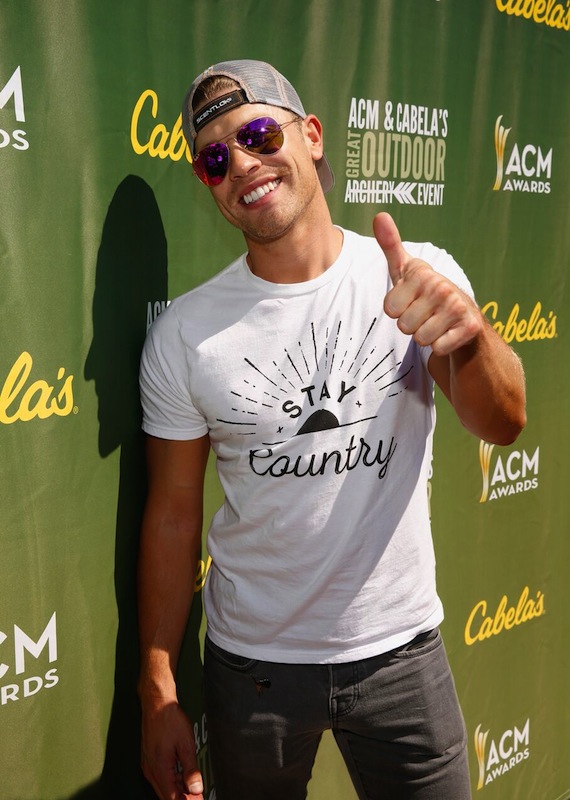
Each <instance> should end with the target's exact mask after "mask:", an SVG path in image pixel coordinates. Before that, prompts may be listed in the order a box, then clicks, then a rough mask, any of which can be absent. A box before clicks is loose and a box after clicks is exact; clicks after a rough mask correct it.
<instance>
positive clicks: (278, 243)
mask: <svg viewBox="0 0 570 800" xmlns="http://www.w3.org/2000/svg"><path fill="white" fill-rule="evenodd" d="M245 239H246V243H247V246H248V254H247V263H248V266H249V268H250V269H251V271H252V272H253V274H254V275H257V276H258V277H259V278H263V280H266V281H270V282H271V283H303V282H304V281H310V280H313V278H318V276H319V275H322V273H323V272H325V271H326V270H327V269H328V268H329V267H330V266H331V265H332V264H334V262H335V261H336V259H337V258H338V255H339V253H340V251H341V249H342V241H343V236H342V232H341V231H340V230H339V229H338V228H335V226H334V225H333V223H332V220H331V217H330V213H329V211H328V207H326V209H325V210H324V212H322V213H321V214H320V216H319V219H313V215H307V218H304V219H303V220H299V221H297V223H296V224H295V225H294V226H293V227H292V228H291V229H290V230H288V231H286V232H285V233H284V234H283V235H282V236H280V237H279V238H278V239H275V240H274V241H271V242H260V241H256V240H254V239H251V238H250V237H249V236H246V237H245Z"/></svg>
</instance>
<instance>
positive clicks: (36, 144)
mask: <svg viewBox="0 0 570 800" xmlns="http://www.w3.org/2000/svg"><path fill="white" fill-rule="evenodd" d="M231 58H260V59H263V60H268V61H271V62H272V63H274V64H275V65H276V66H277V67H278V68H279V69H280V70H281V71H282V72H284V73H285V74H286V75H287V76H288V78H289V79H290V80H291V81H292V82H293V84H294V85H296V87H297V88H298V90H299V93H300V94H301V97H302V98H303V100H304V103H305V107H306V108H307V109H308V110H310V111H314V112H315V113H317V114H318V115H319V117H320V118H321V119H322V121H323V123H324V126H325V134H326V149H327V154H328V157H329V160H330V161H331V163H332V166H333V169H334V171H335V174H336V186H335V188H334V190H333V191H332V192H331V193H330V196H329V200H330V205H331V209H332V212H333V216H334V219H335V221H336V222H338V223H339V224H341V225H343V226H345V227H350V228H353V229H355V230H357V231H359V232H362V233H370V232H371V222H372V217H373V215H374V214H375V213H376V212H377V211H378V210H380V209H387V210H389V211H391V213H392V214H393V215H394V217H395V219H396V221H397V223H398V225H399V227H400V229H401V232H402V235H403V237H404V238H406V239H411V240H418V241H423V240H430V241H433V242H435V243H436V244H438V245H440V246H443V247H445V248H446V249H447V250H449V251H450V252H451V253H452V254H453V255H454V256H455V258H456V259H457V260H458V261H459V263H461V265H462V266H463V267H464V269H465V270H466V272H467V273H468V275H469V276H470V278H471V280H472V283H473V286H474V289H475V292H476V295H477V298H478V302H479V303H480V305H481V306H482V307H483V308H484V309H485V313H486V315H487V316H488V318H489V320H490V321H491V322H492V323H493V324H494V325H495V327H496V328H497V330H498V331H499V332H500V333H501V334H502V335H503V336H504V338H505V339H507V341H509V342H511V343H512V345H513V347H514V348H515V349H516V351H517V352H518V353H519V354H520V355H521V357H522V359H523V362H524V365H525V369H526V374H527V384H528V425H527V428H526V429H525V431H524V432H523V434H522V435H521V437H520V438H519V440H518V441H517V442H516V443H515V444H514V445H512V446H510V447H505V448H500V447H491V446H489V445H486V444H485V443H483V442H479V441H477V440H474V439H473V438H472V437H470V436H469V435H468V434H467V433H466V432H465V431H464V430H463V429H462V428H461V426H460V425H459V423H458V422H457V421H456V420H455V418H454V416H453V414H452V412H451V411H450V409H449V408H448V407H447V406H446V404H445V401H442V400H440V399H439V398H438V432H437V434H436V440H435V453H434V460H433V470H432V477H431V480H430V485H429V487H428V490H429V492H430V498H431V514H432V522H433V526H434V537H435V543H436V550H437V557H438V575H439V586H440V592H441V595H442V598H443V601H444V605H445V608H446V615H447V616H446V621H445V623H444V626H443V630H444V634H445V638H446V643H447V648H448V652H449V655H450V659H451V661H452V666H453V669H454V673H455V676H456V682H457V687H458V691H459V694H460V697H461V701H462V705H463V708H464V712H465V717H466V724H467V731H468V736H469V749H470V763H471V771H472V783H473V791H474V796H475V797H477V798H481V800H563V799H564V800H565V799H566V798H568V797H570V762H569V761H568V752H569V745H570V682H569V681H568V674H569V668H570V644H569V642H570V614H569V613H568V608H569V600H570V588H569V587H570V584H569V581H568V577H567V572H568V565H569V563H570V538H569V536H568V533H569V532H570V512H569V505H568V501H567V497H568V495H567V494H566V493H567V492H568V485H569V468H568V458H567V454H568V452H569V449H570V441H569V431H570V423H569V419H568V412H567V409H568V399H567V396H568V392H569V389H570V385H569V384H570V381H569V377H570V376H569V366H568V365H569V363H570V352H569V344H568V333H567V331H568V310H569V306H568V300H567V282H568V280H567V275H568V269H569V266H570V224H569V207H570V205H569V201H570V189H569V187H570V148H569V144H570V139H569V134H568V131H569V130H570V87H569V83H568V70H569V67H570V9H569V8H568V3H567V2H564V1H563V0H477V1H475V0H304V2H300V0H282V2H281V3H273V2H268V1H267V0H242V2H240V3H235V2H229V0H161V1H160V2H159V0H124V1H123V2H121V3H117V2H116V0H0V176H1V186H2V191H1V192H0V268H1V277H2V284H1V285H2V288H1V293H0V308H1V316H0V330H1V347H0V447H1V469H2V476H1V481H0V504H1V505H0V508H1V529H0V536H1V552H2V559H1V562H0V563H1V574H2V581H1V583H0V729H1V731H2V735H1V737H0V776H1V777H0V800H64V799H65V800H67V799H68V798H101V800H103V798H105V800H107V798H109V797H118V796H121V797H126V798H135V797H137V798H139V797H140V798H142V797H149V798H150V797H152V793H151V792H150V790H149V788H148V786H147V785H146V784H145V782H144V781H143V780H142V778H141V776H140V772H139V768H138V750H139V730H138V725H139V719H138V714H139V712H138V706H137V700H136V694H135V690H134V686H135V681H136V674H137V645H136V617H135V563H136V551H137V539H138V526H139V521H140V515H141V508H142V504H143V499H144V491H145V477H144V458H143V452H142V438H141V434H140V430H139V425H140V412H139V404H138V397H137V366H138V359H139V354H140V348H141V345H142V342H143V339H144V336H145V334H146V331H147V328H148V326H149V324H150V323H151V322H152V320H153V319H154V318H155V317H156V316H157V315H158V314H159V313H160V311H161V310H162V309H163V308H164V306H165V304H166V302H167V300H168V299H170V298H172V297H174V296H176V295H177V294H180V293H181V292H183V291H185V290H186V289H188V288H190V287H192V286H194V285H196V284H197V283H199V282H201V281H202V280H204V279H205V278H207V277H209V276H210V275H212V274H213V273H214V272H216V271H218V270H219V269H221V268H222V267H223V266H225V265H226V264H227V263H228V262H229V261H230V260H232V259H233V258H234V257H235V256H236V255H237V254H238V253H239V252H241V250H242V249H243V243H242V239H241V237H240V235H239V233H237V232H236V231H234V230H232V229H231V228H229V226H228V225H227V223H226V222H225V221H224V220H223V219H222V217H221V216H220V215H219V214H218V213H217V212H216V210H215V207H214V204H213V203H212V202H211V200H210V199H209V197H208V194H207V191H206V190H205V189H204V188H203V187H202V186H201V185H200V184H199V183H198V182H197V181H196V180H195V179H194V178H193V176H192V172H191V167H190V164H189V159H188V157H187V151H186V148H185V145H184V142H183V140H182V137H181V133H180V120H179V111H180V106H181V101H182V98H183V96H184V93H185V91H186V88H187V86H188V84H189V83H190V81H191V79H192V78H193V77H194V75H195V74H196V73H197V72H199V71H201V70H202V69H204V68H205V67H206V66H207V65H209V64H210V63H213V62H216V61H219V60H225V59H231ZM565 397H566V400H565V399H564V398H565ZM219 502H220V492H219V487H218V484H217V482H216V479H215V476H214V470H213V466H212V468H211V469H210V470H209V475H208V488H207V506H208V516H210V515H211V514H212V513H213V511H214V510H215V508H216V507H217V505H218V504H219ZM203 559H204V560H203V564H202V572H201V573H200V575H198V576H197V577H196V603H195V606H194V610H193V614H192V618H191V620H190V623H189V628H188V635H187V639H186V644H185V648H184V653H183V658H182V663H181V668H180V684H181V694H182V698H183V702H184V703H185V705H186V706H187V707H188V709H189V711H190V713H191V714H192V715H193V717H194V719H195V720H196V726H197V727H196V731H197V734H198V741H199V746H200V760H201V762H202V765H203V768H204V771H205V774H206V777H207V779H208V794H209V797H210V800H214V797H215V790H214V788H213V786H212V782H211V779H210V774H209V767H208V744H207V728H206V726H205V723H204V720H203V716H202V707H201V700H200V686H199V684H200V660H201V655H200V647H201V642H202V640H203V620H202V609H201V587H202V584H203V580H204V577H205V573H206V570H207V565H208V564H207V559H208V556H207V551H206V548H205V547H204V553H203ZM189 579H191V578H189ZM309 796H310V798H311V799H312V800H314V799H316V798H320V799H322V800H325V798H326V800H340V798H353V797H354V796H355V795H354V792H353V790H352V789H351V787H350V786H349V782H348V779H347V776H346V772H345V769H344V766H343V765H342V763H341V762H340V759H339V757H338V756H337V754H336V752H335V749H334V745H333V743H332V740H331V739H330V738H325V740H324V741H323V745H322V747H321V749H320V751H319V754H318V758H317V764H316V767H315V773H314V778H313V780H312V781H311V784H310V788H309Z"/></svg>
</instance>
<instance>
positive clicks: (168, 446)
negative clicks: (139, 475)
mask: <svg viewBox="0 0 570 800" xmlns="http://www.w3.org/2000/svg"><path fill="white" fill-rule="evenodd" d="M209 449H210V441H209V438H208V436H202V437H200V438H199V439H191V440H188V441H176V440H172V439H158V438H156V437H154V436H148V437H147V470H148V498H147V507H146V512H145V528H149V527H150V528H152V529H154V530H156V529H157V528H163V527H165V526H166V527H167V528H170V529H173V530H178V531H180V530H186V531H187V532H190V533H192V534H193V536H195V537H197V536H199V535H201V529H202V508H203V491H204V477H205V472H206V464H207V462H208V453H209Z"/></svg>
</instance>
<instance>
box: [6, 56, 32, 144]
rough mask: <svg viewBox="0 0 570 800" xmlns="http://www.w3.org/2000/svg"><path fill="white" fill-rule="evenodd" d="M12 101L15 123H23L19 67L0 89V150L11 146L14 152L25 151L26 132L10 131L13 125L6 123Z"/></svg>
mask: <svg viewBox="0 0 570 800" xmlns="http://www.w3.org/2000/svg"><path fill="white" fill-rule="evenodd" d="M0 81H1V78H0ZM12 100H13V108H14V117H15V121H16V123H22V122H25V121H26V114H25V112H24V89H23V87H22V73H21V71H20V67H16V69H15V70H14V72H13V73H12V75H11V76H10V78H9V79H8V81H7V82H6V83H5V84H4V86H3V87H2V88H1V89H0V110H1V111H2V112H3V113H2V116H1V117H0V149H3V148H4V147H8V146H12V147H13V148H14V149H15V150H27V149H28V148H29V146H30V143H29V142H28V140H27V139H26V131H25V130H23V129H22V128H20V127H18V128H15V129H14V130H12V128H13V125H11V124H10V123H9V121H8V120H9V119H10V115H11V105H12V103H11V101H12ZM5 126H6V128H5Z"/></svg>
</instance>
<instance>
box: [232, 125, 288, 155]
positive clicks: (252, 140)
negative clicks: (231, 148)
mask: <svg viewBox="0 0 570 800" xmlns="http://www.w3.org/2000/svg"><path fill="white" fill-rule="evenodd" d="M236 142H237V143H238V144H239V145H240V147H244V148H245V149H246V150H251V151H252V152H253V153H265V154H266V155H271V154H272V153H276V152H277V151H278V150H280V149H281V147H282V146H283V132H282V130H281V126H280V125H279V123H278V122H276V121H275V120H274V119H272V118H271V117H259V118H258V119H253V120H252V121H251V122H248V123H247V125H244V126H243V128H240V129H239V131H238V132H237V134H236Z"/></svg>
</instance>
